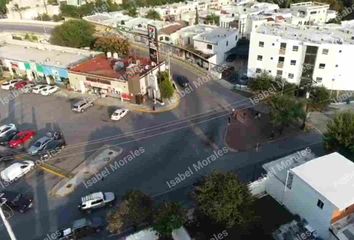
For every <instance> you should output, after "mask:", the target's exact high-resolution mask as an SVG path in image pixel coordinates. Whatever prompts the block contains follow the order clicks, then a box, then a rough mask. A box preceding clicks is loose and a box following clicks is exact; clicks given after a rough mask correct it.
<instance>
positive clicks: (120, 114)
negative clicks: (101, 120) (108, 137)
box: [111, 108, 129, 121]
mask: <svg viewBox="0 0 354 240" xmlns="http://www.w3.org/2000/svg"><path fill="white" fill-rule="evenodd" d="M128 112H129V110H128V109H125V108H119V109H117V110H115V111H114V113H113V114H112V116H111V120H115V121H118V120H120V119H121V118H123V117H124V116H125V115H127V113H128Z"/></svg>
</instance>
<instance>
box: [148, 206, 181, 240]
mask: <svg viewBox="0 0 354 240" xmlns="http://www.w3.org/2000/svg"><path fill="white" fill-rule="evenodd" d="M186 221H187V213H186V210H185V209H183V208H182V207H181V205H180V204H178V203H164V204H162V205H161V206H159V207H158V208H157V209H156V212H155V213H154V222H153V225H152V228H153V229H154V230H155V231H156V232H157V233H158V234H159V236H160V237H162V238H164V237H171V234H172V231H173V230H175V229H178V228H180V227H182V226H183V224H185V223H186Z"/></svg>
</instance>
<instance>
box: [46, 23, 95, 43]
mask: <svg viewBox="0 0 354 240" xmlns="http://www.w3.org/2000/svg"><path fill="white" fill-rule="evenodd" d="M94 33H95V27H94V26H93V25H92V24H90V23H89V22H87V21H84V20H69V21H66V22H64V23H63V24H62V25H59V26H56V27H55V28H54V29H53V32H52V36H51V38H50V43H52V44H55V45H60V46H66V47H74V48H81V47H90V46H92V44H93V42H94V40H95V37H94V36H93V34H94Z"/></svg>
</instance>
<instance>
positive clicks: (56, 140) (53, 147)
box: [38, 132, 66, 159]
mask: <svg viewBox="0 0 354 240" xmlns="http://www.w3.org/2000/svg"><path fill="white" fill-rule="evenodd" d="M47 135H48V136H49V137H51V138H52V140H51V141H50V142H48V144H46V145H45V147H44V148H43V149H42V150H40V151H39V152H38V154H39V155H40V158H41V159H48V158H49V157H51V156H54V155H56V154H57V153H58V152H59V151H60V150H61V149H63V148H64V147H65V145H66V143H65V139H64V137H63V134H62V133H60V132H54V133H48V134H47Z"/></svg>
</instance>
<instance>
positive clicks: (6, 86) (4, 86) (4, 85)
mask: <svg viewBox="0 0 354 240" xmlns="http://www.w3.org/2000/svg"><path fill="white" fill-rule="evenodd" d="M19 81H20V80H18V79H13V80H9V81H5V82H3V83H2V84H1V88H2V89H4V90H10V89H13V88H14V87H15V84H16V83H18V82H19Z"/></svg>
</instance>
